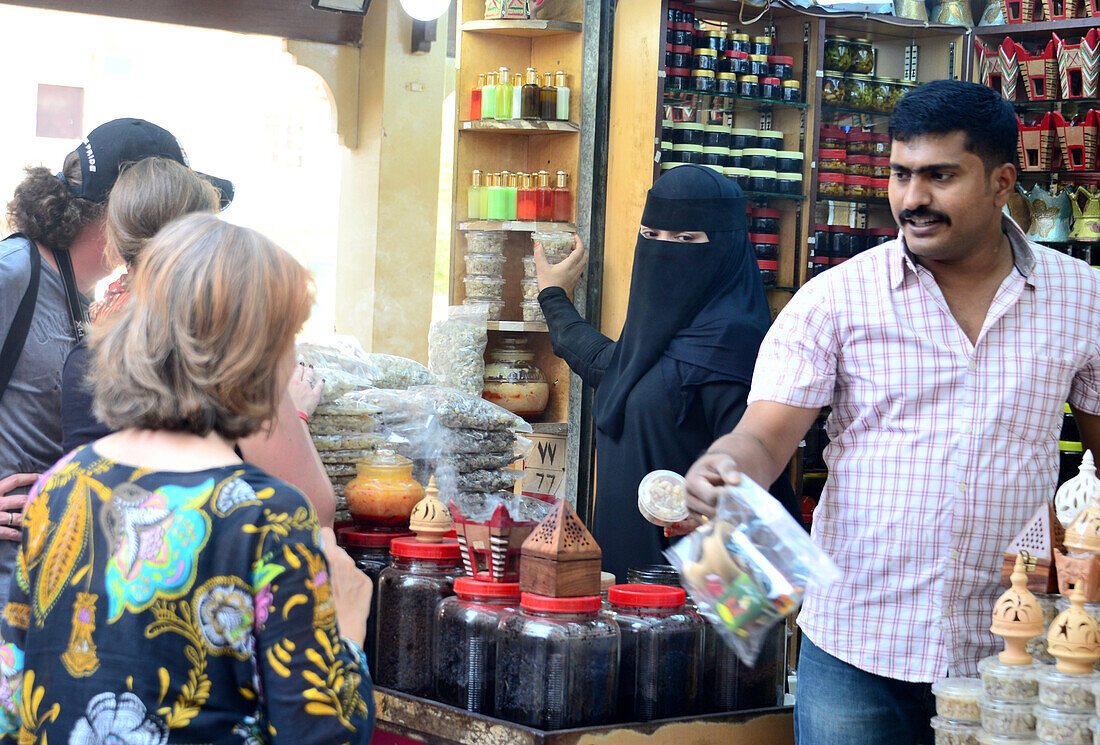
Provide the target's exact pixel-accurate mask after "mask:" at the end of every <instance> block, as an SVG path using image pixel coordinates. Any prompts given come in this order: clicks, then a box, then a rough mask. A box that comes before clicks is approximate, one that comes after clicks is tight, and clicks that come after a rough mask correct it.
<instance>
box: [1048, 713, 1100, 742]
mask: <svg viewBox="0 0 1100 745" xmlns="http://www.w3.org/2000/svg"><path fill="white" fill-rule="evenodd" d="M1090 719H1092V714H1091V713H1089V712H1085V713H1079V712H1071V711H1059V710H1058V709H1055V708H1052V707H1050V706H1036V707H1035V734H1036V735H1038V737H1039V740H1040V741H1041V742H1047V743H1058V745H1089V743H1091V742H1092V730H1090V729H1089V720H1090Z"/></svg>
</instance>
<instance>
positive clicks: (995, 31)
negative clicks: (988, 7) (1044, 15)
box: [974, 18, 1100, 39]
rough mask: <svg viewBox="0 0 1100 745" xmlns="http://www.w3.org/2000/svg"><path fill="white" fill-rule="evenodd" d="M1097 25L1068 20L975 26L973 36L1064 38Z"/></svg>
mask: <svg viewBox="0 0 1100 745" xmlns="http://www.w3.org/2000/svg"><path fill="white" fill-rule="evenodd" d="M1097 24H1100V18H1070V19H1068V20H1065V21H1037V22H1033V23H1005V24H1003V25H1000V26H977V27H975V28H974V35H975V36H978V37H985V36H1011V37H1012V38H1014V39H1019V38H1021V37H1026V36H1039V35H1043V34H1046V35H1049V34H1050V33H1051V32H1055V33H1057V34H1058V35H1059V36H1061V37H1062V38H1065V37H1066V35H1067V32H1070V31H1080V32H1081V33H1088V30H1089V29H1090V28H1096V26H1097Z"/></svg>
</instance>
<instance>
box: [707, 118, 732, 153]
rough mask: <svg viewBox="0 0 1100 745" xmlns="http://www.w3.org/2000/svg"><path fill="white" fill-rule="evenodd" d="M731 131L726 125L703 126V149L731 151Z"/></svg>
mask: <svg viewBox="0 0 1100 745" xmlns="http://www.w3.org/2000/svg"><path fill="white" fill-rule="evenodd" d="M729 146H730V130H729V127H727V126H726V125H724V124H704V125H703V147H721V148H726V149H729Z"/></svg>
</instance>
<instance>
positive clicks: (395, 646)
mask: <svg viewBox="0 0 1100 745" xmlns="http://www.w3.org/2000/svg"><path fill="white" fill-rule="evenodd" d="M390 554H391V555H392V556H393V559H392V561H391V562H390V565H389V566H388V567H386V568H385V569H383V570H382V572H381V573H380V574H379V576H378V588H377V590H376V592H377V593H378V635H377V639H376V640H375V658H374V659H375V667H376V670H375V682H376V683H378V685H380V686H385V687H387V688H394V689H396V690H399V691H404V692H406V693H411V694H413V695H414V696H431V695H432V693H433V692H434V690H435V685H434V683H433V662H432V656H433V653H434V644H433V641H432V621H433V619H434V618H435V611H436V606H438V605H439V601H440V600H442V599H443V598H446V597H450V596H451V595H453V594H454V580H455V578H456V577H461V576H462V556H461V553H460V550H459V547H458V541H457V540H455V539H453V538H444V539H443V541H442V542H440V543H422V542H421V541H419V540H417V539H416V538H395V539H394V540H393V541H392V542H391V543H390Z"/></svg>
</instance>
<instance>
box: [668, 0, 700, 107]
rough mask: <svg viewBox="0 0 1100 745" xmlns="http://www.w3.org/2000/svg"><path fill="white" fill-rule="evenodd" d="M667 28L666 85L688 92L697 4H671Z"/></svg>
mask: <svg viewBox="0 0 1100 745" xmlns="http://www.w3.org/2000/svg"><path fill="white" fill-rule="evenodd" d="M666 26H667V30H666V32H665V76H666V77H665V85H666V86H667V87H668V88H671V89H675V90H688V89H689V88H690V87H691V66H692V58H693V56H694V55H693V54H692V51H693V50H694V48H695V45H694V42H695V4H694V3H685V2H675V1H673V2H669V4H668V18H667V20H666Z"/></svg>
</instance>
